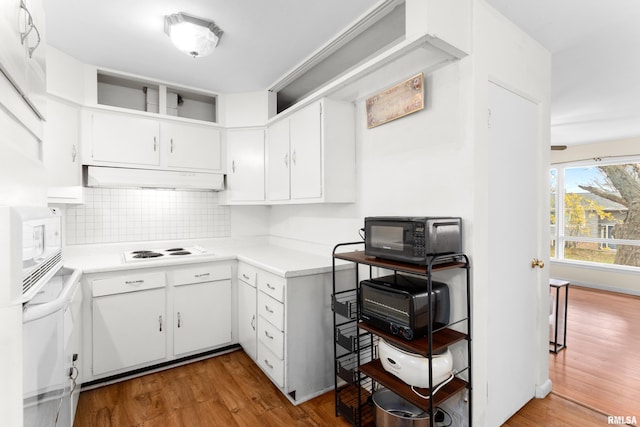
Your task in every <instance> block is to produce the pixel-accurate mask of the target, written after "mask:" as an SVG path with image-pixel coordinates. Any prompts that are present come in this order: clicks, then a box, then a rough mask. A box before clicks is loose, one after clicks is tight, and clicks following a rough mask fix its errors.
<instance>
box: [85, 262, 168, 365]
mask: <svg viewBox="0 0 640 427" xmlns="http://www.w3.org/2000/svg"><path fill="white" fill-rule="evenodd" d="M92 295H93V301H92V308H93V319H92V320H93V324H92V329H93V340H92V342H93V349H92V350H93V351H92V353H93V372H92V373H93V375H100V374H104V373H106V372H111V371H117V370H121V369H124V368H129V367H133V366H137V365H141V364H147V363H152V362H154V361H159V360H162V359H164V358H165V357H166V336H167V333H166V330H167V328H166V292H165V277H164V273H147V274H132V275H127V276H119V277H114V278H108V279H101V280H95V281H94V282H93V292H92Z"/></svg>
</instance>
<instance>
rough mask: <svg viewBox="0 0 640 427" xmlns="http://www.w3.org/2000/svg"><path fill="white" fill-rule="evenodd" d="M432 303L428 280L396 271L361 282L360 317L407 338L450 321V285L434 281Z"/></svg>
mask: <svg viewBox="0 0 640 427" xmlns="http://www.w3.org/2000/svg"><path fill="white" fill-rule="evenodd" d="M431 284H432V286H431V306H429V293H428V292H427V280H426V279H423V278H419V277H414V276H407V275H404V274H394V275H390V276H384V277H379V278H376V279H369V280H363V281H361V282H360V296H359V298H360V307H361V310H360V320H362V321H363V322H365V323H368V324H370V325H372V326H375V327H376V328H379V329H382V330H385V331H388V332H389V333H391V334H393V335H398V336H400V337H402V338H404V339H406V340H412V339H414V338H419V337H422V336H424V335H425V334H426V333H427V326H428V322H429V321H431V322H432V325H433V326H432V327H433V329H437V328H440V327H443V326H446V325H447V324H449V312H450V301H449V287H448V286H447V285H446V284H445V283H441V282H436V281H432V282H431Z"/></svg>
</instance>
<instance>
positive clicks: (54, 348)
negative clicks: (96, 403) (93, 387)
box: [22, 267, 82, 427]
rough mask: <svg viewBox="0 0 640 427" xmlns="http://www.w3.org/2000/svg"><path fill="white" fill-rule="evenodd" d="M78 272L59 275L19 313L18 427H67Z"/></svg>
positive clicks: (73, 394) (73, 399) (73, 393)
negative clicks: (20, 415)
mask: <svg viewBox="0 0 640 427" xmlns="http://www.w3.org/2000/svg"><path fill="white" fill-rule="evenodd" d="M79 283H80V272H79V271H78V270H72V269H68V268H64V267H63V268H61V269H59V270H58V271H57V272H56V274H55V275H54V276H53V277H51V278H50V279H48V280H47V281H46V283H44V286H42V287H41V288H40V291H39V292H38V293H37V294H36V296H34V297H33V298H31V299H30V300H29V301H28V302H27V303H25V305H24V310H23V346H22V347H23V378H24V381H23V398H24V407H23V409H24V412H23V414H24V421H23V426H24V427H40V426H51V427H53V426H55V427H72V426H73V417H74V414H75V408H76V407H77V403H78V397H79V392H80V388H79V387H76V385H77V384H76V380H77V376H78V369H77V366H76V363H77V358H78V354H77V353H76V352H75V349H76V346H74V345H73V340H72V337H73V336H74V325H76V327H77V323H78V321H79V316H80V304H81V301H82V290H81V287H80V286H79Z"/></svg>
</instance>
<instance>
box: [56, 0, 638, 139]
mask: <svg viewBox="0 0 640 427" xmlns="http://www.w3.org/2000/svg"><path fill="white" fill-rule="evenodd" d="M487 2H488V3H489V4H491V5H492V6H493V7H495V8H496V9H497V10H499V11H500V12H501V13H502V14H504V15H505V16H507V17H508V18H509V19H510V20H512V21H513V22H514V23H515V24H516V25H518V26H519V27H521V28H523V29H524V30H525V31H526V32H527V33H529V34H530V35H531V36H532V37H534V38H535V39H536V40H538V41H539V42H540V43H541V44H542V45H543V46H545V47H546V48H547V49H549V50H550V51H551V53H552V54H553V66H552V67H553V68H552V91H551V99H552V102H551V143H552V144H567V145H572V144H579V143H589V142H596V141H604V140H613V139H620V138H630V137H638V136H640V102H638V100H639V99H640V79H639V78H638V75H640V55H638V54H637V50H638V48H639V47H640V25H637V22H638V20H639V18H640V1H638V0H607V1H603V0H562V1H558V0H535V1H531V0H487ZM380 3H381V1H376V0H349V1H343V0H323V1H316V0H233V1H230V0H183V1H176V0H136V1H129V0H109V1H104V0H82V1H80V0H47V1H45V2H44V4H45V10H46V14H47V38H48V43H49V44H50V45H52V46H54V47H56V48H58V49H60V50H62V51H64V52H66V53H68V54H70V55H71V56H73V57H75V58H77V59H79V60H81V61H83V62H86V63H90V64H95V65H98V66H100V67H105V68H111V69H115V70H120V71H124V72H130V73H134V74H139V75H143V76H148V77H151V78H156V79H160V80H165V81H169V82H174V83H178V84H182V85H188V86H193V87H199V88H203V89H208V90H212V91H215V92H219V93H236V92H249V91H256V90H263V89H266V88H268V87H270V86H271V85H272V84H273V83H275V82H276V80H278V78H280V77H281V76H283V75H284V74H285V73H287V72H288V71H289V70H291V69H292V68H294V67H295V66H296V65H298V64H299V63H300V62H301V61H303V60H304V59H305V58H307V56H309V55H310V54H311V53H313V52H314V51H316V50H317V49H318V48H320V47H321V46H322V45H323V44H324V43H326V42H327V41H329V39H331V38H332V36H334V35H335V34H336V33H338V32H339V31H341V30H343V29H344V28H345V27H346V26H347V25H348V24H349V23H351V22H352V21H353V20H354V19H356V18H358V17H359V16H361V15H363V14H364V13H365V12H367V11H368V10H370V9H371V8H373V7H374V6H375V5H376V4H380ZM180 11H182V12H187V13H189V14H192V15H195V16H199V17H203V18H207V19H210V20H213V21H215V22H216V24H218V25H219V26H220V27H221V28H222V29H223V30H224V35H223V36H222V39H221V41H220V44H219V45H218V47H217V49H216V50H215V51H214V52H213V54H212V55H211V56H208V57H205V58H198V59H194V58H191V57H189V56H187V55H185V54H183V53H181V52H179V51H178V50H177V49H175V48H174V47H173V45H172V44H171V42H170V41H169V38H168V37H167V36H166V35H165V34H164V32H163V17H164V15H168V14H172V13H176V12H180Z"/></svg>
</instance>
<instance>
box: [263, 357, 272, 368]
mask: <svg viewBox="0 0 640 427" xmlns="http://www.w3.org/2000/svg"><path fill="white" fill-rule="evenodd" d="M264 363H265V364H266V365H267V366H268V367H269V369H273V365H272V364H271V363H269V361H268V360H267V359H264Z"/></svg>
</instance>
